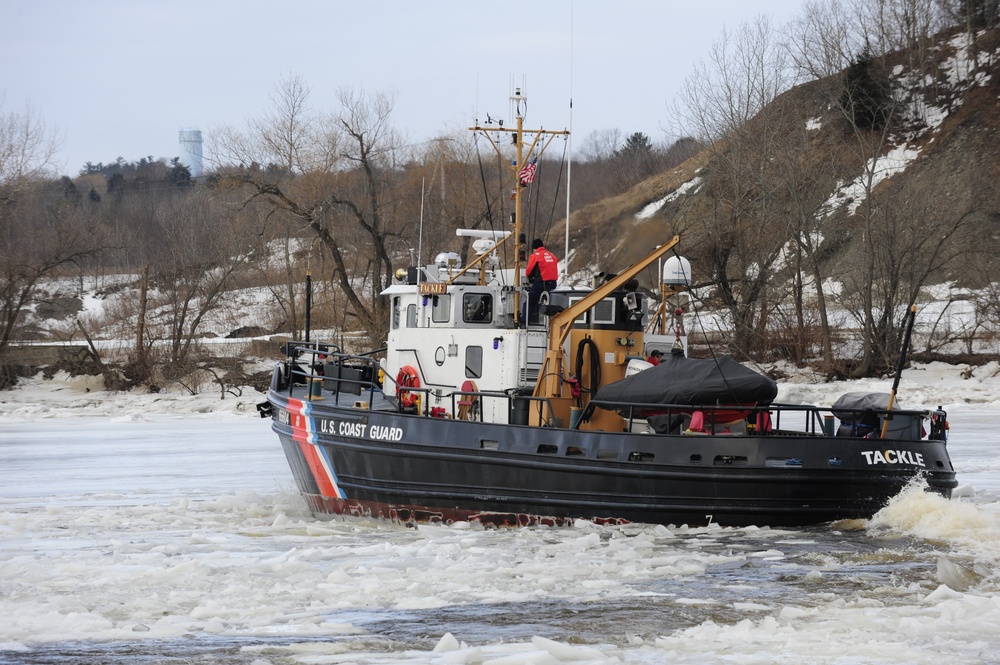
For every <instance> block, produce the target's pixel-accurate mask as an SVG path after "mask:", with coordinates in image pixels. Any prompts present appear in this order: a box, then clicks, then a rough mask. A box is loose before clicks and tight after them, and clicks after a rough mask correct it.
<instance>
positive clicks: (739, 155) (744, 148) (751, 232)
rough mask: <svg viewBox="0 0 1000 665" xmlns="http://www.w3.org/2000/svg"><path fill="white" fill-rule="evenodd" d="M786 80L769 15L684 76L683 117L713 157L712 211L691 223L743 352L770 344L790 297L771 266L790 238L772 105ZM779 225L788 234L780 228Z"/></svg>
mask: <svg viewBox="0 0 1000 665" xmlns="http://www.w3.org/2000/svg"><path fill="white" fill-rule="evenodd" d="M787 84H788V79H787V68H786V65H785V62H784V52H783V50H782V49H781V48H779V44H778V42H777V34H776V32H775V30H774V29H773V28H772V26H771V24H770V22H769V21H768V20H767V19H766V18H764V17H760V18H758V19H757V20H755V21H753V22H751V23H748V24H744V25H743V26H741V27H740V28H739V30H738V31H737V33H736V34H735V35H731V34H730V33H728V32H724V33H723V35H722V37H721V38H720V40H719V41H718V42H716V43H715V44H714V45H713V48H712V50H711V54H710V57H709V61H708V62H707V63H702V64H700V65H699V66H698V67H697V68H696V70H695V72H694V74H693V75H692V76H690V77H689V78H688V79H687V80H686V81H685V84H684V86H683V89H682V96H681V102H680V105H679V106H678V108H677V113H676V115H677V118H678V119H680V120H681V121H682V122H683V123H684V124H685V129H686V130H687V131H689V132H691V133H693V134H694V135H695V136H696V137H697V138H698V139H699V140H700V141H702V142H703V143H705V144H706V145H707V146H708V148H707V149H708V150H710V151H711V154H712V156H713V158H714V159H713V162H712V167H711V168H710V169H708V170H707V172H706V173H705V174H704V179H705V184H704V191H706V192H707V193H709V195H710V198H711V201H712V208H711V211H710V212H708V214H706V215H704V216H701V217H699V218H696V219H693V220H692V221H691V222H690V223H691V224H693V225H696V226H697V227H698V228H697V229H696V230H695V233H696V234H697V235H698V237H699V238H704V239H705V243H704V246H705V247H706V248H707V249H706V250H705V253H706V256H705V257H704V258H705V259H706V260H707V261H708V263H709V265H710V270H711V279H712V282H713V284H714V286H715V287H716V289H715V291H716V293H717V295H718V297H719V298H720V299H721V301H722V303H723V304H724V306H725V307H726V309H727V310H728V312H729V315H730V317H731V320H732V325H733V332H734V336H733V340H732V342H733V344H734V346H735V347H736V348H738V349H740V350H742V351H743V352H744V353H754V352H755V351H760V350H761V343H762V340H763V336H762V333H763V331H764V329H765V328H766V327H767V325H768V320H769V317H770V315H771V312H772V311H773V309H774V308H775V307H776V306H777V304H778V302H779V301H780V299H781V298H780V296H779V295H778V294H777V293H776V292H775V291H774V287H775V286H776V284H775V282H774V281H773V279H772V273H773V270H772V268H773V266H774V265H775V263H776V262H777V261H778V260H779V258H780V257H781V256H782V248H783V246H784V244H785V241H786V236H785V235H784V232H783V231H784V229H782V228H781V224H780V223H779V224H777V225H776V224H775V217H780V214H781V210H780V208H778V207H777V206H776V205H775V203H776V195H777V191H778V189H779V186H780V183H778V182H776V181H775V179H774V177H773V173H774V172H773V168H772V166H771V163H772V161H773V158H774V157H775V155H776V150H777V147H778V141H777V139H778V137H779V136H780V133H781V131H782V128H783V127H784V118H783V114H784V113H785V108H784V107H783V106H781V105H773V104H772V102H773V101H774V100H775V99H776V98H777V97H778V95H779V94H780V93H781V92H783V91H784V90H785V89H786V87H787ZM776 226H777V228H778V229H779V230H781V231H782V232H780V233H775V232H774V229H775V227H776Z"/></svg>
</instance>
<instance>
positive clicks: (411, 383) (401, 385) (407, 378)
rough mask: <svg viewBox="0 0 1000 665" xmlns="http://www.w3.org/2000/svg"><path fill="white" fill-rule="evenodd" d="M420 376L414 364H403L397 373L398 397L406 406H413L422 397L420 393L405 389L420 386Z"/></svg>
mask: <svg viewBox="0 0 1000 665" xmlns="http://www.w3.org/2000/svg"><path fill="white" fill-rule="evenodd" d="M419 387H420V376H419V375H418V374H417V370H415V369H413V366H412V365H403V366H402V367H400V368H399V374H397V375H396V399H398V400H399V403H400V404H402V405H403V406H405V407H411V406H413V405H414V404H416V403H417V400H418V399H420V397H419V393H415V392H411V391H409V390H404V389H405V388H419Z"/></svg>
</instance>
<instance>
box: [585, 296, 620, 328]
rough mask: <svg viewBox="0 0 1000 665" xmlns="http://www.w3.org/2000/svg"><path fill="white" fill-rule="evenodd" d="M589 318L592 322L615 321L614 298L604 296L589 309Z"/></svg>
mask: <svg viewBox="0 0 1000 665" xmlns="http://www.w3.org/2000/svg"><path fill="white" fill-rule="evenodd" d="M591 312H592V313H591V317H590V320H591V321H592V322H593V323H614V322H615V299H614V298H605V299H604V300H602V301H601V302H599V303H597V304H596V305H594V309H593V310H591Z"/></svg>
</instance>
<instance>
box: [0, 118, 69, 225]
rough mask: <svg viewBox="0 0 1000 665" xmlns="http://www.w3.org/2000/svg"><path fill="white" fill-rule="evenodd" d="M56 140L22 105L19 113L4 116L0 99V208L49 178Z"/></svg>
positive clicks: (38, 119) (55, 149)
mask: <svg viewBox="0 0 1000 665" xmlns="http://www.w3.org/2000/svg"><path fill="white" fill-rule="evenodd" d="M59 146H60V141H59V139H58V137H57V135H56V134H55V133H54V132H52V131H49V130H48V128H47V127H46V125H45V121H44V120H43V119H42V117H41V116H40V115H39V114H38V112H37V111H35V109H34V108H32V107H31V105H30V104H26V105H25V107H24V111H23V112H20V113H19V112H15V111H11V112H8V113H5V112H4V110H3V100H2V99H0V209H2V208H3V207H4V206H6V205H7V204H8V203H10V201H11V200H12V199H13V198H14V197H15V196H17V194H18V193H20V192H21V191H23V188H24V187H25V186H28V185H30V184H31V183H36V182H38V181H39V180H41V179H42V178H43V177H45V176H47V175H49V171H50V169H51V168H52V166H53V165H54V164H53V160H54V158H55V155H56V152H57V151H58V150H59Z"/></svg>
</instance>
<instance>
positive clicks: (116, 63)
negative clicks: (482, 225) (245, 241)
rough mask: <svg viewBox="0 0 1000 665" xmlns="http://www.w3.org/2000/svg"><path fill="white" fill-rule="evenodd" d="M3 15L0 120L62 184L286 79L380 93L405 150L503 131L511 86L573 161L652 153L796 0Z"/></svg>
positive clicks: (248, 113)
mask: <svg viewBox="0 0 1000 665" xmlns="http://www.w3.org/2000/svg"><path fill="white" fill-rule="evenodd" d="M4 4H5V7H4V11H3V19H2V20H0V99H2V110H3V112H5V113H9V112H11V111H23V110H24V105H25V103H30V104H31V105H32V107H33V108H34V109H35V110H36V111H37V112H38V113H39V114H40V115H41V117H42V118H43V119H44V121H45V122H46V124H47V125H48V127H49V128H50V129H57V130H58V132H59V134H60V136H62V137H63V150H62V152H61V153H60V155H59V159H58V161H59V170H60V172H61V173H64V174H68V175H74V176H75V175H76V173H77V172H78V171H79V169H80V168H81V167H82V166H83V164H84V163H86V162H88V161H90V162H94V163H97V162H105V163H107V162H112V161H114V160H115V159H116V158H117V157H119V156H121V157H123V158H125V159H126V160H127V161H137V160H138V159H139V158H141V157H144V156H149V155H152V156H153V157H154V158H161V157H165V158H170V157H176V156H179V155H180V148H179V144H178V132H179V131H180V130H182V129H200V130H202V132H204V133H208V132H211V131H212V129H213V128H216V127H219V126H221V125H235V126H241V125H243V124H244V123H245V121H246V119H247V118H250V117H259V116H260V115H261V114H262V113H263V112H264V111H265V110H266V109H267V108H268V106H269V104H270V100H269V97H270V95H271V94H272V93H273V91H274V89H275V87H276V85H277V84H278V83H279V82H280V80H281V78H282V77H283V76H288V75H290V74H291V75H298V76H300V77H301V78H302V79H303V80H304V81H305V82H306V83H307V84H308V86H309V87H310V89H311V101H312V103H313V105H314V106H315V107H317V108H318V109H322V110H330V111H332V110H335V109H336V108H337V104H336V97H335V94H336V91H337V90H338V89H339V88H342V87H345V86H349V87H354V88H356V89H363V90H364V91H366V92H394V93H395V94H396V106H395V111H394V112H393V118H394V123H393V124H394V126H395V127H397V128H398V129H399V130H400V131H402V132H403V133H404V134H406V135H407V136H409V137H410V138H411V140H413V141H414V142H417V141H421V140H426V139H428V138H431V137H433V136H437V135H440V134H442V133H454V132H456V131H460V130H461V129H463V128H465V127H467V126H469V124H470V123H472V122H473V121H474V120H475V118H477V117H478V118H481V119H483V120H485V118H486V114H487V113H489V114H490V115H491V116H493V117H497V116H500V117H503V118H506V117H507V115H508V110H509V102H508V97H509V94H510V89H511V82H512V81H513V82H515V83H517V84H520V83H521V82H522V80H523V81H525V82H526V92H527V96H528V107H527V108H528V111H527V115H526V122H527V126H529V127H535V128H537V127H544V128H546V129H564V128H571V129H572V130H573V135H574V142H573V145H574V150H577V149H578V148H579V146H580V145H581V144H582V142H583V141H585V140H586V138H587V137H588V136H589V135H590V134H591V133H592V132H594V131H598V130H605V129H613V128H617V129H619V130H621V132H622V133H623V134H624V135H628V134H631V133H632V132H636V131H639V132H644V133H645V134H647V135H648V136H650V137H651V138H652V139H653V140H654V141H657V142H661V141H664V140H666V138H667V137H668V135H667V134H666V133H665V132H664V130H665V129H666V128H669V127H670V126H671V125H670V122H669V114H670V105H671V104H672V103H673V100H674V98H675V96H676V94H677V92H678V90H679V87H680V85H681V84H682V83H683V81H684V79H685V78H687V77H688V76H689V75H690V74H691V72H692V69H693V67H694V65H695V64H696V63H697V62H698V61H700V60H703V59H705V58H707V56H708V53H709V49H710V47H711V45H712V43H713V41H715V40H717V39H718V38H719V36H720V35H721V32H722V30H723V28H726V29H728V30H735V29H736V28H738V27H739V26H740V24H742V23H744V22H745V21H747V20H750V19H752V18H753V17H754V16H756V15H758V14H766V15H768V16H770V17H771V18H772V19H773V21H774V22H775V23H776V24H784V23H786V22H787V21H788V20H789V19H790V18H792V17H793V16H794V15H795V14H797V13H798V12H799V11H800V9H801V6H802V4H803V0H757V1H754V0H743V1H741V0H725V1H723V0H701V1H691V0H686V1H684V2H675V1H673V0H615V1H614V2H610V1H608V0H544V1H539V2H521V3H508V4H502V3H496V2H494V3H484V2H480V3H471V2H458V1H453V0H424V2H414V1H412V0H410V1H402V0H382V1H377V0H353V1H352V2H344V1H339V0H337V1H334V0H328V1H326V2H322V1H320V0H309V1H304V0H284V1H282V2H278V1H272V2H261V1H258V0H199V1H197V2H196V1H193V0H165V1H160V2H153V1H143V0H129V1H126V0H89V1H87V2H81V1H79V0H8V2H6V3H4ZM571 97H572V99H573V111H572V114H570V110H569V100H570V98H571ZM571 123H572V124H571Z"/></svg>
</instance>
